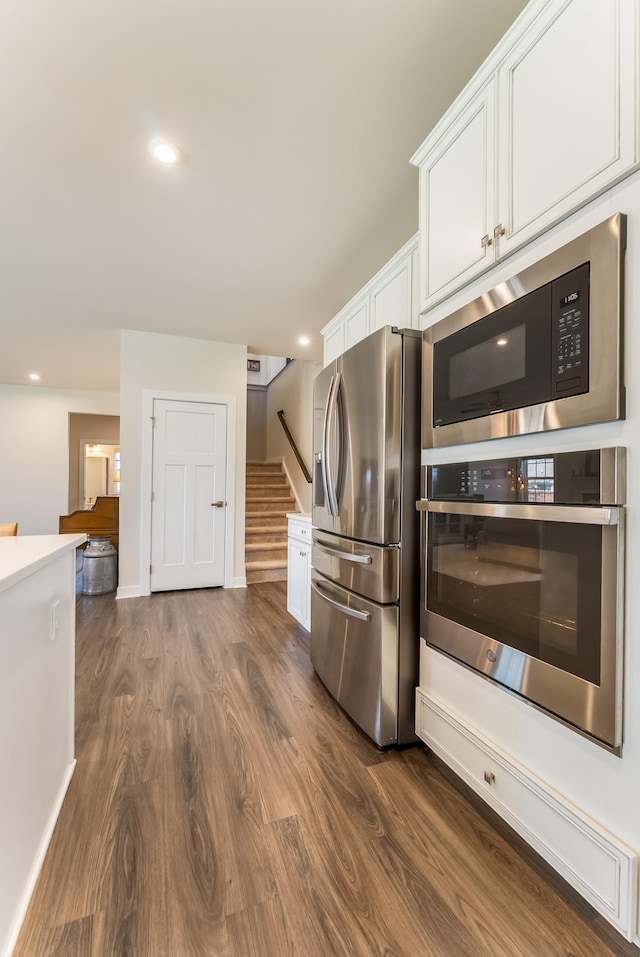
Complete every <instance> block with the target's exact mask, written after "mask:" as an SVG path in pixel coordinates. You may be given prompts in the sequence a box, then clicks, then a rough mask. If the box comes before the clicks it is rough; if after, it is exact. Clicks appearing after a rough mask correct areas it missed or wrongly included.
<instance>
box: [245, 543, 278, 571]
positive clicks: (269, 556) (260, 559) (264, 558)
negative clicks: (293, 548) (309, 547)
mask: <svg viewBox="0 0 640 957" xmlns="http://www.w3.org/2000/svg"><path fill="white" fill-rule="evenodd" d="M267 562H273V563H274V564H273V566H268V567H274V568H280V567H281V566H283V565H285V566H286V565H287V546H286V545H284V546H283V545H279V544H278V543H277V542H276V543H275V544H273V543H272V544H271V546H269V544H267V549H266V550H263V551H260V552H255V551H252V550H251V546H250V545H249V546H247V550H246V555H245V564H246V567H247V568H254V567H255V565H256V563H260V567H263V566H265V565H266V563H267Z"/></svg>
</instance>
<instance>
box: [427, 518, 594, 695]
mask: <svg viewBox="0 0 640 957" xmlns="http://www.w3.org/2000/svg"><path fill="white" fill-rule="evenodd" d="M601 534H602V532H601V529H600V527H599V526H591V525H581V524H575V525H574V524H572V523H558V522H546V521H536V520H531V519H513V518H508V519H505V518H495V517H491V518H488V517H481V516H476V515H462V516H460V515H454V514H447V513H445V514H439V515H438V516H437V520H435V521H431V524H430V535H429V538H430V541H429V545H428V552H429V559H428V568H429V573H428V592H427V596H428V597H427V605H428V609H429V610H430V611H433V612H435V613H436V614H439V615H442V616H444V617H445V618H448V619H451V620H453V621H456V622H458V623H459V624H461V625H464V626H466V627H468V628H471V629H472V630H474V631H476V632H480V633H481V634H484V635H487V636H488V637H490V638H494V639H496V640H497V641H500V642H502V643H503V644H504V645H507V646H509V647H511V648H514V649H517V650H518V651H520V652H524V653H525V654H527V655H530V656H532V657H534V658H538V659H540V660H542V661H546V662H548V663H549V664H551V665H555V666H556V667H558V668H560V669H562V670H563V671H568V672H570V673H571V674H574V675H577V676H579V677H581V678H585V679H586V680H587V681H592V682H594V683H597V682H598V681H599V676H600V658H599V632H600V611H601V609H600V595H601V589H600V563H599V561H598V560H597V556H598V555H600V554H601ZM594 559H595V560H594ZM499 680H502V679H499Z"/></svg>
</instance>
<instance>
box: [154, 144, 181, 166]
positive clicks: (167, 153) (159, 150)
mask: <svg viewBox="0 0 640 957" xmlns="http://www.w3.org/2000/svg"><path fill="white" fill-rule="evenodd" d="M149 149H150V150H151V155H152V156H153V157H154V158H155V159H157V160H158V162H159V163H167V164H171V163H177V162H178V160H179V159H180V150H179V149H178V147H177V146H174V144H173V143H170V142H169V140H163V139H155V140H151V142H150V143H149Z"/></svg>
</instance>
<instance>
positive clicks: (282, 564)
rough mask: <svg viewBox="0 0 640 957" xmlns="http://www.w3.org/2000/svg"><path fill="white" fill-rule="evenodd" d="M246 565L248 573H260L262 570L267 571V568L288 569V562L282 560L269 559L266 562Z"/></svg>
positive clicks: (253, 562)
mask: <svg viewBox="0 0 640 957" xmlns="http://www.w3.org/2000/svg"><path fill="white" fill-rule="evenodd" d="M245 565H246V569H247V571H258V570H260V569H265V570H266V569H267V568H286V567H287V561H286V559H285V560H284V561H283V560H282V559H281V558H267V559H265V560H264V561H260V560H257V561H251V562H245Z"/></svg>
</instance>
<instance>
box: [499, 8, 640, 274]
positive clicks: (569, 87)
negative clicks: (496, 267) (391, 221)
mask: <svg viewBox="0 0 640 957" xmlns="http://www.w3.org/2000/svg"><path fill="white" fill-rule="evenodd" d="M636 7H637V4H636V3H635V2H634V0H606V2H605V3H603V2H602V0H563V2H553V3H550V4H549V5H548V6H547V7H546V8H545V9H544V10H543V11H542V13H541V15H540V16H539V17H538V18H537V19H536V21H535V22H534V23H533V24H532V26H531V27H530V28H529V29H528V30H526V31H525V33H524V35H523V36H522V37H521V39H520V41H519V42H517V43H516V44H515V45H514V46H513V48H512V49H511V51H510V52H509V54H508V55H507V56H506V57H505V59H504V60H503V62H502V64H501V66H500V68H499V70H498V84H499V101H500V107H501V110H500V126H499V145H498V168H499V184H500V187H499V192H500V194H499V209H500V217H499V218H500V221H501V222H502V223H503V224H504V225H505V227H506V232H505V235H504V237H502V238H501V239H500V254H501V255H503V254H506V253H508V252H511V250H512V249H513V248H515V247H516V246H520V245H521V244H522V243H523V242H525V241H526V240H528V239H529V238H531V237H532V236H533V235H536V234H537V233H539V232H540V231H541V230H542V229H543V228H545V227H546V226H548V225H550V224H551V223H553V222H557V221H558V220H559V219H561V218H562V217H563V216H566V215H567V214H568V213H569V212H571V211H573V210H574V209H576V208H577V207H578V206H580V205H582V204H583V203H585V202H587V201H588V200H590V199H591V198H592V197H593V196H594V195H596V193H599V192H601V191H602V190H603V189H605V188H606V187H608V186H609V185H611V183H612V182H614V181H615V180H617V179H619V178H620V177H622V176H623V175H625V174H626V173H627V172H629V171H630V170H631V169H633V168H634V167H635V165H636V162H637V159H638V157H637V151H636V117H635V111H636V82H635V71H634V58H635V55H636V50H637V44H636V24H635V13H636Z"/></svg>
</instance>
